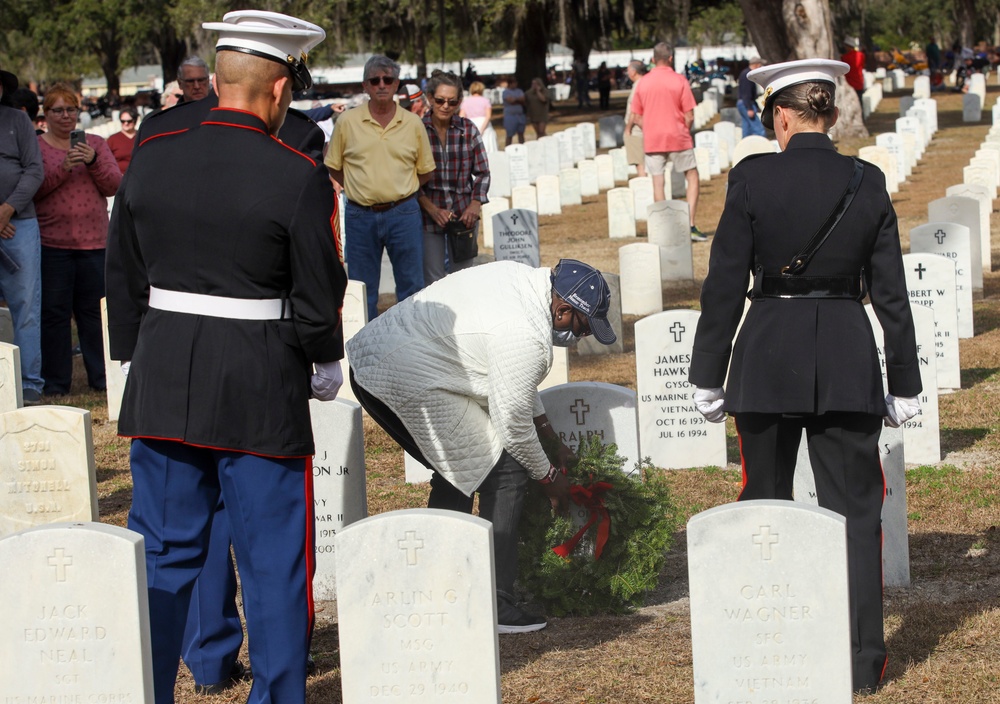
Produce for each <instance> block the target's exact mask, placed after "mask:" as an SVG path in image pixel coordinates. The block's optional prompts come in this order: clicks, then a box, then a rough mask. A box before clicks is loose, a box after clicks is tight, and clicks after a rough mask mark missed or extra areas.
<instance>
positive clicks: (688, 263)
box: [646, 200, 694, 282]
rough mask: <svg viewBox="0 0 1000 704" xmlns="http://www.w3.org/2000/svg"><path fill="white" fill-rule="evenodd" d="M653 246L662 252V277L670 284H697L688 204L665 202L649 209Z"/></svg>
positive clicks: (649, 224)
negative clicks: (682, 282) (674, 282)
mask: <svg viewBox="0 0 1000 704" xmlns="http://www.w3.org/2000/svg"><path fill="white" fill-rule="evenodd" d="M646 227H647V230H648V232H649V235H648V236H649V243H650V244H655V245H657V246H658V247H659V248H660V277H661V278H662V280H663V281H664V282H666V281H692V280H694V264H693V260H692V255H691V225H690V218H689V215H688V204H687V203H686V202H685V201H682V200H661V201H659V202H656V203H653V204H652V205H651V206H650V207H649V221H648V224H647V226H646Z"/></svg>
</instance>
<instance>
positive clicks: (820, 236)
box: [781, 159, 865, 275]
mask: <svg viewBox="0 0 1000 704" xmlns="http://www.w3.org/2000/svg"><path fill="white" fill-rule="evenodd" d="M864 172H865V167H864V164H862V163H861V161H860V160H859V159H855V160H854V174H853V175H852V176H851V181H850V183H848V184H847V190H846V191H844V195H842V196H841V197H840V202H838V203H837V205H836V207H834V209H833V212H832V213H830V217H828V218H827V219H826V222H825V223H823V226H822V227H820V228H819V230H818V231H817V232H816V234H815V235H813V237H812V239H811V240H809V244H807V245H806V246H805V249H803V250H802V251H801V252H799V253H798V254H796V255H795V256H794V257H792V261H791V262H790V263H789V264H788V266H786V267H784V268H782V270H781V273H782V274H786V275H795V274H801V273H802V272H803V271H805V269H806V267H807V266H809V262H810V261H812V258H813V256H814V255H815V254H816V252H818V251H819V248H820V247H822V246H823V243H824V242H826V238H827V237H829V236H830V233H831V232H833V229H834V228H835V227H837V223H839V222H840V219H841V218H842V217H844V213H846V212H847V209H848V208H849V207H851V201H853V200H854V196H855V195H856V194H857V192H858V188H859V187H860V186H861V178H862V176H864Z"/></svg>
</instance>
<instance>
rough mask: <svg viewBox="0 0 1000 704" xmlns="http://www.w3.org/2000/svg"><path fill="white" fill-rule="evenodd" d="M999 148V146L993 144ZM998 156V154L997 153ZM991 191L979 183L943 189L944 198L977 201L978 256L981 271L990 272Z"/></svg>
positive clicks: (991, 265)
mask: <svg viewBox="0 0 1000 704" xmlns="http://www.w3.org/2000/svg"><path fill="white" fill-rule="evenodd" d="M995 146H996V147H998V148H1000V144H995ZM997 154H1000V152H997ZM991 193H992V191H991V189H990V188H989V187H988V186H985V185H983V184H980V183H958V184H955V185H954V186H948V188H946V189H945V192H944V194H945V196H948V197H951V196H960V197H962V198H973V199H975V200H977V201H979V254H980V256H981V257H982V262H983V271H984V272H987V271H992V269H993V256H992V254H993V253H992V252H991V251H990V250H992V245H991V242H990V229H991V228H990V215H991V214H992V213H993V196H992V195H990V194H991Z"/></svg>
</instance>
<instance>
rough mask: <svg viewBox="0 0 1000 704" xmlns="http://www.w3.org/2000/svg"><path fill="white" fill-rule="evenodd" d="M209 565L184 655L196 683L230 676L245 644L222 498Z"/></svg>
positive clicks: (196, 594) (197, 588)
mask: <svg viewBox="0 0 1000 704" xmlns="http://www.w3.org/2000/svg"><path fill="white" fill-rule="evenodd" d="M210 531H211V535H210V537H209V541H208V554H207V555H206V556H205V566H204V567H202V569H201V574H200V575H198V579H197V581H195V583H194V587H193V588H192V590H191V606H190V607H189V609H188V617H187V626H186V627H185V629H184V644H183V649H182V650H181V657H182V658H183V659H184V664H186V665H187V666H188V669H189V670H191V674H192V675H193V676H194V681H195V683H196V684H200V685H210V684H216V683H219V682H223V681H225V680H227V679H229V676H230V674H231V673H232V671H233V665H235V664H236V659H237V658H238V657H239V655H240V648H241V647H242V646H243V624H242V623H241V622H240V612H239V610H238V609H237V608H236V570H235V569H234V567H233V556H232V554H231V553H230V551H229V546H230V541H229V518H228V516H227V515H226V508H225V504H223V503H222V502H221V501H220V502H219V505H218V506H217V507H216V510H215V516H214V517H213V519H212V527H211V529H210Z"/></svg>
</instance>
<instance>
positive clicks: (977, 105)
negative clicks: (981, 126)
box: [962, 93, 983, 122]
mask: <svg viewBox="0 0 1000 704" xmlns="http://www.w3.org/2000/svg"><path fill="white" fill-rule="evenodd" d="M982 119H983V99H982V96H980V95H979V94H977V93H966V94H965V95H963V96H962V122H980V121H982Z"/></svg>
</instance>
